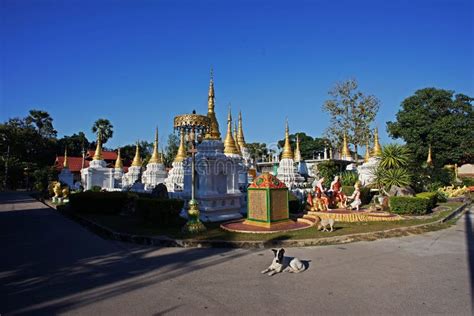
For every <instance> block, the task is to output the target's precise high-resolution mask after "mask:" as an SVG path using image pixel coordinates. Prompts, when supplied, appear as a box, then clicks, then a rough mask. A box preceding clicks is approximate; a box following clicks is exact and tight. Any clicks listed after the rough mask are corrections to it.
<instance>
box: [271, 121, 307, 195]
mask: <svg viewBox="0 0 474 316" xmlns="http://www.w3.org/2000/svg"><path fill="white" fill-rule="evenodd" d="M277 177H278V179H280V180H281V181H283V182H284V183H285V184H286V186H287V187H288V188H289V189H290V190H291V189H292V188H293V187H295V186H296V185H297V184H300V183H303V182H304V178H303V177H302V176H301V175H300V174H299V173H298V171H297V168H296V167H295V161H294V155H293V150H292V149H291V145H290V131H289V127H288V120H287V121H286V127H285V145H284V147H283V153H282V155H281V160H280V162H279V166H278V169H277Z"/></svg>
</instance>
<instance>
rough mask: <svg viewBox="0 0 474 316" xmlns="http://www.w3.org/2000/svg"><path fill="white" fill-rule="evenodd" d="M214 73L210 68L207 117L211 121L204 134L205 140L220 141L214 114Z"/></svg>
mask: <svg viewBox="0 0 474 316" xmlns="http://www.w3.org/2000/svg"><path fill="white" fill-rule="evenodd" d="M214 106H215V104H214V71H213V70H212V68H211V79H210V81H209V93H208V97H207V117H208V118H209V120H211V124H210V127H209V131H208V132H207V133H206V136H205V138H206V139H212V140H220V139H221V133H220V132H219V123H218V122H217V119H216V113H215V112H214Z"/></svg>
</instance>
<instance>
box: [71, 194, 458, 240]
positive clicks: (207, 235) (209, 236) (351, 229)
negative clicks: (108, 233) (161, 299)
mask: <svg viewBox="0 0 474 316" xmlns="http://www.w3.org/2000/svg"><path fill="white" fill-rule="evenodd" d="M461 204H462V203H460V202H448V203H440V204H439V206H443V207H444V209H443V210H442V211H439V212H436V213H435V214H434V215H433V216H432V217H429V218H416V219H407V220H401V221H393V222H364V223H341V222H336V225H335V231H334V232H332V233H328V232H320V231H318V230H316V228H315V227H310V228H307V229H303V230H298V231H292V232H281V233H274V234H243V233H231V232H228V231H225V230H223V229H221V228H220V227H219V225H220V224H219V223H205V226H206V227H207V231H206V232H204V233H202V234H199V235H189V234H185V233H182V232H181V227H182V225H184V223H185V222H184V220H183V222H182V224H180V225H179V226H176V227H167V228H160V227H156V226H155V225H153V224H151V223H145V222H143V221H142V220H141V219H140V218H138V217H136V216H118V215H103V214H89V213H80V215H81V216H82V217H85V218H87V219H89V220H92V221H94V222H96V223H98V224H100V225H102V226H105V227H108V228H110V229H112V230H114V231H117V232H121V233H127V234H134V235H147V236H163V235H164V236H169V237H172V238H178V239H188V238H193V239H195V240H226V241H232V240H233V241H267V240H288V239H313V238H320V237H331V236H343V235H349V234H356V233H366V232H375V231H382V230H387V229H392V228H400V227H407V226H415V225H420V224H428V223H431V222H434V221H437V220H439V219H441V218H443V217H445V216H447V215H448V214H449V213H450V212H451V211H452V210H454V209H455V208H457V207H459V206H460V205H461ZM451 224H452V223H451ZM447 226H449V224H440V225H435V226H432V227H430V228H427V229H424V231H429V230H436V229H441V228H444V227H447Z"/></svg>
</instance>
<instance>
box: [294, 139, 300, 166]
mask: <svg viewBox="0 0 474 316" xmlns="http://www.w3.org/2000/svg"><path fill="white" fill-rule="evenodd" d="M300 161H301V151H300V138H299V136H298V134H296V148H295V162H300Z"/></svg>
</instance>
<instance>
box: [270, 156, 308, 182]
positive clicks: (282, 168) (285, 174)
mask: <svg viewBox="0 0 474 316" xmlns="http://www.w3.org/2000/svg"><path fill="white" fill-rule="evenodd" d="M277 177H278V179H280V181H282V182H284V183H285V184H286V186H287V187H288V188H292V187H294V186H297V185H298V184H301V183H303V182H304V178H303V177H302V176H301V175H300V174H299V173H298V172H297V170H296V167H295V164H294V161H293V159H289V158H284V159H282V160H280V165H279V166H278V170H277Z"/></svg>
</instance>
